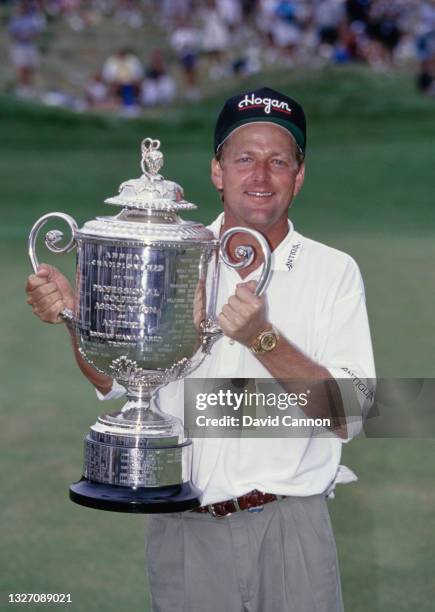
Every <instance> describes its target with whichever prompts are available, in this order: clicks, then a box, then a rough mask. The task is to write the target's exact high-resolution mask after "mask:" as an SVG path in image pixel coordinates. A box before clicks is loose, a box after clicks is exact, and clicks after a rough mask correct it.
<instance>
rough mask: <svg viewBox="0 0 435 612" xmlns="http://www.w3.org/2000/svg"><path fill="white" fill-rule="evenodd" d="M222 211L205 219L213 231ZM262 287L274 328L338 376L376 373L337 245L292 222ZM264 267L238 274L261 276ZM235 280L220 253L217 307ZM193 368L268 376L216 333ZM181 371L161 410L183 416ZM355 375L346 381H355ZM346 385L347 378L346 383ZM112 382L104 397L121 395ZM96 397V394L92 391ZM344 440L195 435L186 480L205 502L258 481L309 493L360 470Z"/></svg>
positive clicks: (352, 278)
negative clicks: (352, 465) (345, 457)
mask: <svg viewBox="0 0 435 612" xmlns="http://www.w3.org/2000/svg"><path fill="white" fill-rule="evenodd" d="M222 219H223V215H222V214H221V215H220V216H219V217H218V218H217V219H216V220H215V221H214V222H213V223H212V225H211V226H209V229H211V230H212V231H213V233H214V234H215V236H216V237H218V236H219V232H220V228H221V224H222ZM272 270H273V273H272V277H271V280H270V283H269V285H268V287H267V290H266V297H267V304H268V318H269V321H270V322H271V323H272V324H273V325H274V326H275V327H276V328H277V329H278V330H279V332H280V334H281V335H282V336H284V337H285V338H287V339H288V340H289V341H290V342H292V344H294V345H296V346H297V347H298V348H299V349H300V350H301V351H303V352H304V353H305V354H306V355H308V357H310V358H311V359H313V360H314V361H316V362H317V363H319V364H320V365H322V366H324V367H325V368H327V369H328V370H329V372H330V373H331V374H332V375H333V376H334V377H335V378H337V379H344V378H353V377H358V378H360V379H362V380H364V379H374V377H375V369H374V362H373V353H372V345H371V339H370V330H369V325H368V320H367V312H366V306H365V297H364V286H363V282H362V279H361V274H360V272H359V269H358V266H357V265H356V263H355V262H354V260H353V259H352V258H351V257H349V256H348V255H346V254H345V253H342V252H340V251H338V250H336V249H333V248H330V247H327V246H325V245H323V244H321V243H319V242H316V241H314V240H310V239H309V238H305V237H303V236H302V235H301V234H299V233H298V232H296V231H294V229H293V225H292V224H291V222H289V232H288V234H287V235H286V237H285V238H284V240H283V241H282V242H281V243H280V244H279V245H278V247H277V248H276V249H275V251H274V252H273V254H272ZM259 274H260V270H259V269H257V270H255V271H254V272H253V273H252V274H251V275H250V276H248V277H246V278H245V279H244V282H247V281H249V280H258V277H259ZM240 282H241V277H240V276H239V274H238V273H237V271H236V270H234V269H233V268H230V267H228V266H226V265H225V264H224V263H223V262H222V263H221V271H220V283H219V295H218V304H217V311H216V312H218V313H219V312H220V311H221V309H222V306H223V305H224V304H225V303H226V302H227V301H228V298H229V297H230V296H231V295H233V294H234V291H235V286H236V284H237V283H240ZM191 376H192V377H195V378H235V377H237V378H271V374H270V373H269V372H268V370H266V368H264V366H263V365H262V364H261V363H260V362H259V361H258V360H257V358H256V357H255V356H254V355H253V354H252V353H251V352H250V351H249V349H247V348H246V347H244V346H243V345H241V344H239V343H237V342H232V341H231V340H230V339H229V338H227V337H222V338H221V339H219V340H218V341H217V342H216V343H215V344H214V346H213V348H212V350H211V353H210V355H207V357H206V358H205V359H204V361H203V363H202V364H201V365H200V366H199V367H198V368H197V370H195V372H194V373H193V374H192V375H191ZM183 384H184V383H183V381H178V382H175V383H171V384H169V385H167V386H166V387H165V388H163V389H162V390H161V391H160V404H161V407H162V409H163V410H164V411H166V412H168V413H171V414H174V415H176V416H179V417H180V418H182V416H183V408H184V401H183V400H184V398H183V388H184V387H183ZM351 386H352V385H350V387H351ZM348 391H349V387H347V392H348ZM124 392H125V390H124V388H123V387H121V386H120V385H118V384H116V383H115V384H114V386H113V389H112V391H111V392H110V393H109V394H108V395H106V396H105V398H104V399H111V398H114V397H120V395H122V394H123V393H124ZM97 394H98V396H99V397H100V399H103V396H101V394H99V393H97ZM341 444H342V440H341V439H340V438H338V437H336V436H331V435H329V436H327V437H312V438H295V437H289V438H261V439H253V438H243V437H242V438H196V439H194V440H193V468H192V480H193V482H194V484H195V485H196V486H197V487H198V488H199V489H200V490H201V491H203V497H202V503H203V504H210V503H215V502H218V501H223V500H226V499H230V498H233V497H238V496H240V495H243V494H244V493H247V492H248V491H251V490H253V489H259V490H260V491H267V492H269V493H275V494H279V495H296V496H308V495H315V494H318V493H323V492H325V491H328V490H331V489H333V487H334V486H335V483H336V482H349V481H352V480H355V479H356V477H355V476H354V475H353V474H352V472H350V470H347V468H344V466H339V462H340V456H341Z"/></svg>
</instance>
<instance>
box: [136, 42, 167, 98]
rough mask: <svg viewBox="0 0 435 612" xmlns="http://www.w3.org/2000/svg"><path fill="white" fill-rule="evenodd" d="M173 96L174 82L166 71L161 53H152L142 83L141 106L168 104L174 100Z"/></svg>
mask: <svg viewBox="0 0 435 612" xmlns="http://www.w3.org/2000/svg"><path fill="white" fill-rule="evenodd" d="M175 94H176V85H175V81H174V78H173V77H172V76H171V75H170V74H169V73H168V71H167V69H166V66H165V60H164V57H163V53H162V52H161V51H158V50H157V51H154V52H153V53H152V55H151V60H150V65H149V67H148V69H147V72H146V76H145V79H144V82H143V83H142V91H141V101H142V104H143V105H144V106H155V105H158V104H169V103H170V102H172V101H173V100H174V98H175Z"/></svg>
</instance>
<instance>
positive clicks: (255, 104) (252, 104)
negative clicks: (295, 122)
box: [238, 94, 292, 115]
mask: <svg viewBox="0 0 435 612" xmlns="http://www.w3.org/2000/svg"><path fill="white" fill-rule="evenodd" d="M238 108H239V109H240V110H244V109H246V108H263V109H264V112H265V113H266V114H267V115H270V111H271V109H272V108H274V109H276V110H277V111H281V112H283V113H287V114H289V115H290V114H291V112H292V109H291V108H290V106H289V105H288V104H287V102H284V101H283V100H276V99H275V98H259V97H255V94H251V96H248V94H246V96H245V97H244V98H243V100H241V101H240V102H239V104H238Z"/></svg>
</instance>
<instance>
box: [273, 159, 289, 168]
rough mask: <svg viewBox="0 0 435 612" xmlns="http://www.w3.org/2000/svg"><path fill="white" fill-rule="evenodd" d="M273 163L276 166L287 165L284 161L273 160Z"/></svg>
mask: <svg viewBox="0 0 435 612" xmlns="http://www.w3.org/2000/svg"><path fill="white" fill-rule="evenodd" d="M272 163H273V165H274V166H278V167H283V166H286V165H287V162H286V161H285V160H284V159H273V160H272Z"/></svg>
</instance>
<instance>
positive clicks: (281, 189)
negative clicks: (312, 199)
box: [211, 123, 304, 232]
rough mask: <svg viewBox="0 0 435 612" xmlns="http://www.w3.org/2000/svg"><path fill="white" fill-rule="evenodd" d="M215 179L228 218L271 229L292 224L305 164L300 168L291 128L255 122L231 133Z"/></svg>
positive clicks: (215, 167)
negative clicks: (289, 218)
mask: <svg viewBox="0 0 435 612" xmlns="http://www.w3.org/2000/svg"><path fill="white" fill-rule="evenodd" d="M211 178H212V182H213V184H214V186H215V187H216V188H217V189H218V190H220V191H222V192H223V195H224V210H225V217H226V219H227V215H228V216H229V217H230V220H231V223H232V224H234V223H235V224H239V225H243V226H249V227H253V228H255V229H258V230H260V231H263V232H265V231H267V230H269V229H271V228H273V227H274V226H275V225H276V224H278V223H280V222H281V223H284V222H285V223H287V214H288V208H289V206H290V204H291V201H292V199H293V197H294V196H295V195H296V194H297V193H298V192H299V191H300V189H301V187H302V183H303V181H304V165H303V164H302V166H301V167H300V168H298V165H297V162H296V144H295V142H294V140H293V138H292V137H291V135H290V134H289V133H288V132H286V131H285V130H284V129H282V128H280V127H279V126H277V125H273V124H272V123H250V124H248V125H245V126H243V127H241V128H239V129H238V130H236V131H235V132H234V133H233V134H231V136H230V137H229V138H228V140H227V141H226V143H225V145H224V151H223V156H222V158H221V160H220V162H218V161H217V160H216V159H213V160H212V174H211Z"/></svg>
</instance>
